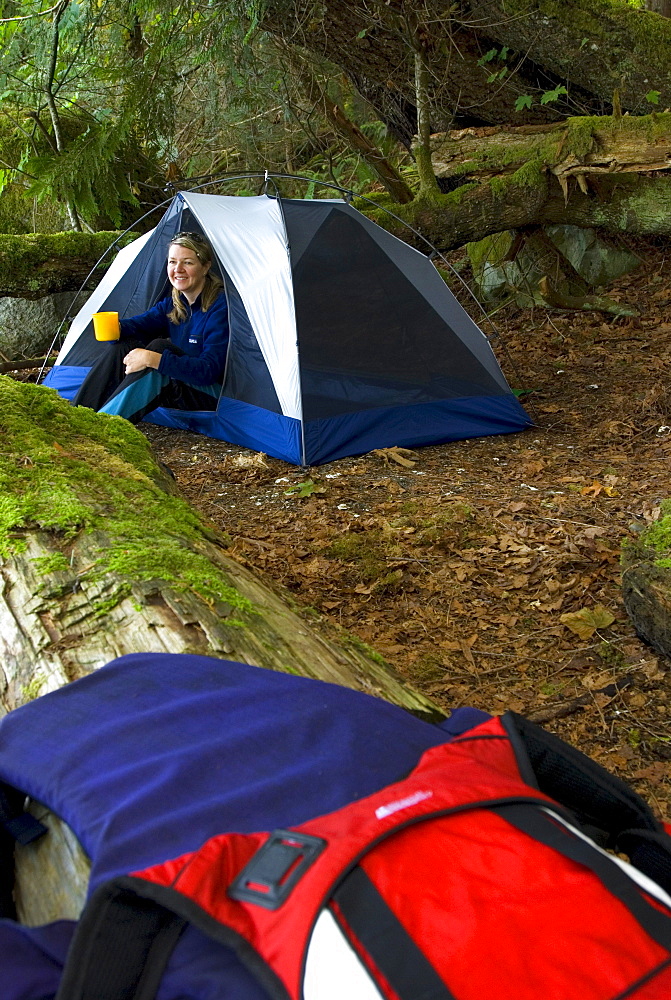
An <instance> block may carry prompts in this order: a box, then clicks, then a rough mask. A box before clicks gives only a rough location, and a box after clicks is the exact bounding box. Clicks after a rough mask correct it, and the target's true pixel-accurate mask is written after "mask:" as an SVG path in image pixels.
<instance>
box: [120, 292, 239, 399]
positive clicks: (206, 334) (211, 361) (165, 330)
mask: <svg viewBox="0 0 671 1000" xmlns="http://www.w3.org/2000/svg"><path fill="white" fill-rule="evenodd" d="M183 301H184V305H185V306H186V310H187V318H186V319H185V320H184V322H183V323H177V324H175V323H171V322H170V320H169V319H168V313H169V312H170V311H171V309H172V298H170V297H168V298H166V299H161V301H160V302H157V303H156V305H155V306H152V308H151V309H149V310H148V311H147V312H145V313H141V314H140V315H139V316H133V317H132V319H124V320H122V321H121V324H120V326H121V339H122V340H129V339H137V340H140V341H142V343H143V344H148V343H149V342H150V341H151V340H154V339H155V338H157V337H168V338H169V339H170V340H171V341H172V342H173V344H175V346H176V347H179V348H181V349H182V350H183V351H184V354H183V355H182V356H180V355H177V354H172V353H171V352H170V351H163V353H162V355H161V361H160V364H159V366H158V371H159V373H160V374H161V375H167V376H168V377H169V378H174V379H177V381H179V382H188V383H190V384H191V385H213V384H214V383H216V382H221V380H222V378H223V374H224V366H225V364H226V351H227V350H228V305H227V303H226V296H225V295H224V293H223V291H222V292H220V293H219V295H218V296H217V298H216V299H215V300H214V302H213V303H212V305H211V306H210V308H209V309H208V310H207V312H203V310H202V307H201V298H200V296H198V298H197V299H196V301H195V302H194V304H193V305H192V306H190V305H189V303H188V302H187V301H186V299H183Z"/></svg>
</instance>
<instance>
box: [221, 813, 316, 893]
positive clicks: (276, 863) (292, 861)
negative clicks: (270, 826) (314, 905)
mask: <svg viewBox="0 0 671 1000" xmlns="http://www.w3.org/2000/svg"><path fill="white" fill-rule="evenodd" d="M325 847H326V841H325V840H323V839H322V837H312V836H310V834H307V833H295V832H294V831H293V830H274V831H273V832H272V833H271V834H270V836H269V837H268V840H267V841H266V842H265V844H263V846H262V847H260V848H259V849H258V851H257V852H256V853H255V854H254V855H253V857H252V858H251V860H250V861H248V862H247V864H246V865H245V867H244V868H243V869H242V871H241V872H240V874H239V875H237V876H236V877H235V878H234V879H233V881H232V882H231V884H230V886H229V887H228V895H229V896H230V897H231V898H232V899H237V900H239V901H240V902H244V903H256V905H257V906H263V907H264V908H265V909H266V910H276V909H278V907H280V906H281V905H282V903H283V902H284V901H285V899H287V897H288V896H289V894H290V893H291V891H292V889H293V888H294V886H295V885H296V883H297V882H298V881H299V880H300V879H301V878H302V876H303V875H304V874H305V872H306V871H307V869H308V868H309V867H310V865H311V864H312V863H313V862H314V861H315V860H316V859H317V857H318V856H319V855H320V854H321V852H322V851H323V850H324V848H325Z"/></svg>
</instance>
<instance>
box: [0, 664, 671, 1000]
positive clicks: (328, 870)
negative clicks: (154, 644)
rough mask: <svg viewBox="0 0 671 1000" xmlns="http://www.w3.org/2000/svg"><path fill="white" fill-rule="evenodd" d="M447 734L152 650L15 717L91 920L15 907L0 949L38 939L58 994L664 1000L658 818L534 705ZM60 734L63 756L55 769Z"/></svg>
mask: <svg viewBox="0 0 671 1000" xmlns="http://www.w3.org/2000/svg"><path fill="white" fill-rule="evenodd" d="M185 661H188V662H185ZM94 710H95V711H94ZM124 710H125V713H126V714H125V715H123V717H122V718H120V717H119V716H120V715H122V713H123V711H124ZM474 722H477V723H478V724H477V725H475V726H473V723H474ZM450 723H451V725H452V731H451V732H449V731H448V732H447V733H446V732H445V730H444V729H440V728H438V727H436V726H433V725H430V724H428V723H426V722H422V721H420V720H417V719H413V718H412V717H411V716H408V715H407V714H406V713H404V712H403V711H402V710H400V709H395V708H394V707H393V706H389V705H386V704H385V703H384V702H380V701H378V700H376V699H372V698H370V697H368V696H366V695H361V694H357V693H356V692H351V691H345V690H344V689H340V688H336V687H334V686H332V685H325V684H322V683H320V682H316V681H307V680H305V679H302V678H296V677H290V676H286V675H279V674H272V673H270V672H267V671H260V670H258V668H253V667H247V666H244V665H241V664H230V663H227V662H226V661H214V660H207V658H202V657H179V656H166V657H161V656H158V657H156V656H153V655H150V654H143V655H141V656H138V657H124V658H122V659H121V660H120V661H115V663H113V664H111V665H109V666H108V667H107V668H104V669H103V670H102V671H100V672H98V673H97V674H95V675H91V677H88V678H85V679H84V680H83V681H79V682H76V683H75V684H73V685H71V686H70V687H68V688H67V689H63V690H62V691H59V692H56V693H54V694H53V695H46V696H44V697H43V698H41V699H39V701H38V702H35V703H33V704H31V705H28V706H25V707H24V708H22V709H18V710H17V711H16V712H13V713H11V714H10V715H9V716H7V717H6V718H5V719H4V720H3V721H2V723H1V724H0V776H1V777H2V778H3V780H5V782H6V783H7V784H8V785H9V786H11V787H13V788H15V789H16V788H19V789H22V791H28V792H29V794H35V791H34V789H35V786H36V784H41V785H42V787H41V788H40V792H41V795H37V796H36V797H38V798H40V799H41V801H44V800H45V797H46V798H48V796H45V794H44V792H45V791H46V790H47V788H46V786H47V785H50V786H51V785H52V784H53V779H54V778H56V779H57V782H58V783H59V784H60V785H61V786H63V787H62V788H59V790H58V794H54V789H52V788H50V789H49V790H48V791H49V792H50V793H51V798H52V801H53V804H54V806H56V807H57V808H55V811H56V812H58V813H59V815H63V818H65V819H66V821H68V822H70V825H72V826H73V828H74V829H75V830H76V831H77V832H78V833H79V834H80V837H81V838H82V842H83V843H84V846H85V847H86V848H87V850H88V851H89V853H90V855H91V856H92V859H93V868H92V878H91V887H92V893H91V896H90V898H89V901H88V903H87V906H86V907H85V909H84V912H83V914H82V916H81V918H80V920H79V922H78V924H77V925H76V926H75V925H72V927H70V928H69V934H65V935H63V931H62V929H61V931H58V930H57V929H55V928H54V927H52V928H51V929H50V933H51V937H49V931H48V929H45V928H41V929H34V930H33V931H31V930H30V929H25V928H18V926H17V925H15V924H13V923H12V922H11V921H2V922H0V954H3V948H2V942H3V938H2V931H3V925H5V930H6V929H7V927H10V928H11V929H12V930H13V932H14V940H15V942H16V941H17V940H22V941H23V942H24V943H25V941H29V942H30V944H32V945H33V946H34V947H42V949H43V952H44V954H45V955H46V956H47V957H48V958H49V959H50V960H51V962H52V965H53V966H54V975H52V978H51V987H53V986H54V985H57V986H58V992H57V998H58V1000H126V998H130V997H133V998H134V1000H153V998H154V997H155V996H158V998H159V1000H164V998H165V1000H185V998H188V1000H191V998H192V997H193V998H194V1000H195V998H197V1000H214V998H215V997H216V998H227V997H229V996H230V997H235V998H236V1000H242V998H244V1000H248V998H249V1000H257V997H258V998H260V997H274V998H281V1000H299V998H301V1000H302V998H305V1000H314V998H319V1000H330V998H335V997H339V998H341V997H343V996H346V995H348V994H349V996H350V997H352V998H353V1000H368V998H371V1000H372V998H379V997H381V996H382V997H386V998H388V1000H420V998H421V1000H433V998H436V1000H437V998H439V997H440V998H445V1000H448V998H450V997H455V998H457V1000H475V998H478V1000H480V998H482V997H485V996H487V995H488V993H490V994H492V995H495V996H498V997H503V998H507V997H510V998H512V997H515V998H516V1000H531V998H537V997H540V996H542V995H546V996H547V997H550V998H555V997H556V998H557V1000H559V998H572V997H575V998H576V1000H578V998H579V1000H616V998H624V997H636V998H640V1000H662V998H666V1000H668V997H670V996H671V896H670V894H671V838H669V836H668V834H667V832H665V830H664V828H663V827H662V825H661V824H660V823H659V822H658V821H657V820H655V818H654V817H653V815H652V814H651V812H650V810H649V809H648V808H647V806H646V805H645V804H644V803H643V801H642V800H641V799H640V798H639V797H638V796H637V795H635V794H634V793H633V792H632V791H630V790H629V789H628V788H627V787H626V786H625V785H624V784H623V783H622V782H620V781H619V780H618V779H615V778H613V777H612V776H610V775H609V774H608V773H607V772H605V771H604V770H603V769H602V768H600V767H599V766H598V765H596V764H594V763H593V762H592V761H590V760H589V759H588V758H585V757H584V756H583V755H582V754H580V753H579V752H578V751H576V750H574V749H573V748H571V747H568V746H567V745H565V744H564V743H562V741H560V740H559V739H557V738H556V737H554V736H552V735H550V734H548V733H545V732H544V731H543V730H542V729H540V728H539V727H537V726H534V725H533V724H531V723H529V722H527V721H526V720H524V719H521V718H520V717H518V716H516V715H514V714H512V713H509V714H507V715H506V716H504V717H502V718H487V717H486V716H485V715H484V713H478V714H476V715H473V714H472V713H471V714H469V713H468V712H466V714H463V713H462V715H461V719H460V718H459V712H457V713H455V717H454V719H452V720H448V730H449V727H450ZM57 734H58V737H59V743H60V745H61V749H60V755H59V756H60V757H61V758H62V757H63V756H65V758H66V762H65V765H63V762H62V760H61V761H58V760H57V759H56V758H52V757H49V763H48V766H47V768H46V771H47V774H46V776H45V777H44V778H41V779H40V780H39V781H36V779H35V775H34V773H33V768H32V767H31V766H27V767H26V764H28V765H29V763H30V761H34V760H36V759H42V760H43V762H44V756H43V751H44V749H45V748H47V747H49V746H50V745H51V740H53V739H54V738H55V737H56V735H57ZM64 734H65V735H66V736H67V741H66V742H65V747H67V749H64V744H63V735H64ZM446 736H448V737H451V739H450V740H449V742H445V740H446ZM113 737H114V738H113ZM31 740H32V741H33V743H35V742H36V743H37V745H38V752H37V753H35V746H33V745H32V743H31ZM7 748H9V749H8V750H7ZM27 758H29V760H28V759H27ZM19 771H23V772H25V773H24V774H23V776H22V777H21V778H19V775H18V772H19ZM27 772H31V775H30V778H29V780H26V774H27ZM187 774H188V775H195V778H192V779H191V780H192V783H193V782H195V784H192V787H191V788H188V781H186V780H185V776H186V775H187ZM17 779H18V780H17ZM204 797H205V799H206V800H207V804H206V803H204V802H203V798H204ZM72 798H74V799H75V800H77V805H76V807H73V805H72ZM56 800H59V801H56ZM66 800H67V801H66ZM91 803H93V805H92V804H91ZM48 804H51V803H48ZM64 813H69V814H70V816H68V815H64ZM262 816H263V817H265V818H267V819H270V820H271V822H270V823H258V822H255V821H257V820H258V819H259V818H261V817H262ZM230 831H234V832H230ZM259 831H264V832H259ZM178 843H179V844H181V845H186V848H184V846H182V848H181V849H180V850H177V851H172V850H171V849H170V847H171V845H173V844H174V845H176V844H178ZM609 852H610V853H609ZM618 853H626V854H627V856H628V858H629V862H625V861H623V860H622V859H621V858H620V857H618ZM147 859H149V860H147ZM59 933H60V934H61V937H64V938H67V941H65V940H63V941H61V940H60V939H59V940H58V942H57V944H54V941H56V939H57V938H58V934H59ZM22 935H23V938H22ZM63 944H65V945H66V947H67V948H68V955H67V959H65V955H64V953H63ZM58 949H60V951H59V950H58ZM57 951H58V955H56V954H55V953H56V952H57ZM26 955H27V952H25V949H24V957H23V959H22V961H25V960H26ZM12 962H13V966H14V968H15V975H16V976H20V973H21V965H20V962H19V960H18V959H17V958H14V957H13V958H12ZM59 962H60V964H61V965H62V964H63V962H64V966H65V967H64V970H63V969H62V968H60V967H58V965H59ZM10 983H11V975H10ZM31 988H32V987H31ZM50 995H53V992H52V994H49V993H48V992H46V991H44V990H43V992H42V993H37V992H33V993H30V992H24V993H23V994H22V993H18V992H17V993H16V996H17V997H21V1000H24V997H25V998H27V1000H33V997H35V998H37V997H38V996H39V997H40V1000H42V997H46V996H50ZM9 1000H14V994H12V992H11V991H10V994H9Z"/></svg>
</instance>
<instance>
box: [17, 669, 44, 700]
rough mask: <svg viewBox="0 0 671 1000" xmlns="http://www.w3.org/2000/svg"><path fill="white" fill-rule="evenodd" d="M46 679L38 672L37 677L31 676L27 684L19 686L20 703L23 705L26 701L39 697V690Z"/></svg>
mask: <svg viewBox="0 0 671 1000" xmlns="http://www.w3.org/2000/svg"><path fill="white" fill-rule="evenodd" d="M46 682H47V679H46V677H44V675H43V674H38V675H37V677H33V679H32V681H30V683H29V684H26V685H25V686H24V687H22V688H21V703H22V704H23V705H25V704H26V702H28V701H35V699H36V698H38V697H39V694H40V691H41V690H42V688H43V687H44V685H45V684H46Z"/></svg>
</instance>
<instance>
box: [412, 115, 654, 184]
mask: <svg viewBox="0 0 671 1000" xmlns="http://www.w3.org/2000/svg"><path fill="white" fill-rule="evenodd" d="M431 154H432V162H433V168H434V171H435V173H436V176H437V177H441V178H445V179H447V178H449V179H451V180H454V179H456V178H459V180H460V181H461V182H462V183H463V182H465V181H474V180H487V179H490V178H493V177H497V178H502V177H506V176H510V175H512V174H513V173H515V172H516V171H519V170H520V169H524V168H527V169H529V164H535V165H536V166H542V167H543V168H544V169H545V170H546V171H547V172H549V173H551V174H553V175H554V176H555V177H557V179H558V180H559V181H560V184H562V187H563V190H564V191H565V193H567V194H568V184H569V181H570V179H571V178H576V179H577V180H578V184H579V186H580V179H581V178H582V179H583V181H584V183H583V184H582V185H581V190H583V191H585V193H587V191H588V190H589V187H588V183H587V182H588V181H589V180H596V179H597V178H598V177H599V176H603V175H606V176H614V175H618V174H622V173H637V174H641V173H648V172H656V171H668V170H669V169H671V114H670V113H669V112H664V113H662V114H650V115H644V116H642V117H632V116H629V115H623V116H620V117H612V116H610V117H609V116H605V115H604V116H599V117H581V118H568V119H567V120H566V121H564V122H560V123H557V124H556V125H544V126H520V127H513V126H511V125H501V126H499V127H491V128H468V129H461V130H460V131H453V132H447V133H442V134H438V135H434V136H432V138H431ZM574 186H575V185H574Z"/></svg>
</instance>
